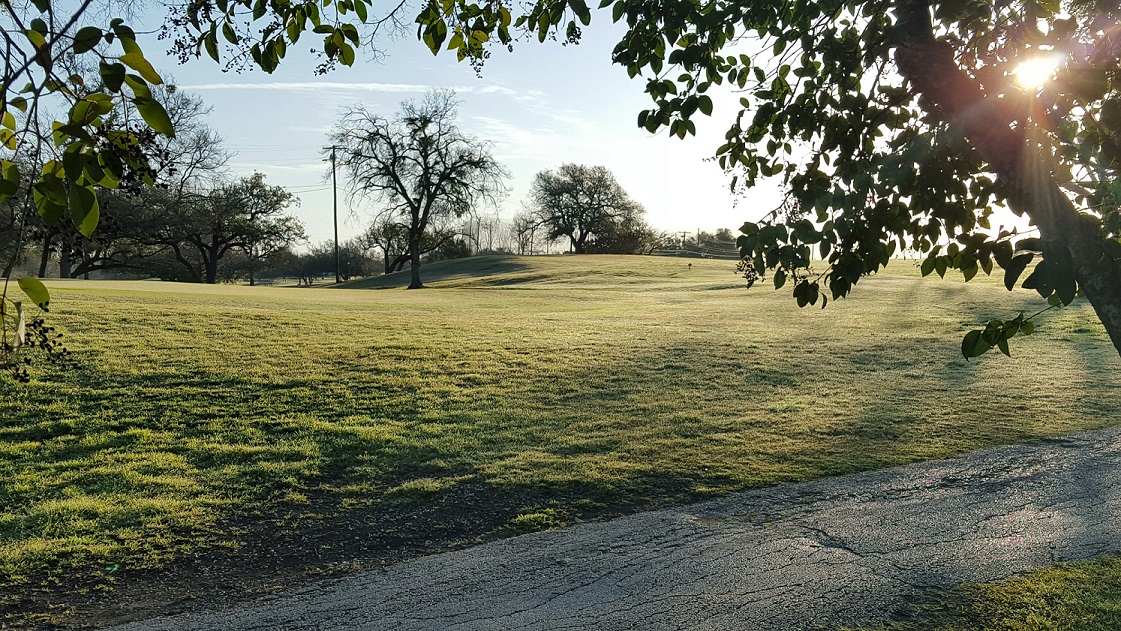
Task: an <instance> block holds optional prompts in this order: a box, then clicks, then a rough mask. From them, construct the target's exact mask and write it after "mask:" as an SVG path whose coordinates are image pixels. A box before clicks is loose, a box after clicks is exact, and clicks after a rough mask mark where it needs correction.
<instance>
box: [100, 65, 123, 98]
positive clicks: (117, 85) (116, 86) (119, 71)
mask: <svg viewBox="0 0 1121 631" xmlns="http://www.w3.org/2000/svg"><path fill="white" fill-rule="evenodd" d="M99 71H100V74H101V80H102V81H103V82H104V83H105V87H106V89H108V90H109V91H110V92H120V91H121V86H122V85H124V82H125V66H124V64H119V63H115V62H114V63H111V64H110V63H105V62H104V61H103V62H101V64H100V67H99Z"/></svg>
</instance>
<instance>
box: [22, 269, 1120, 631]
mask: <svg viewBox="0 0 1121 631" xmlns="http://www.w3.org/2000/svg"><path fill="white" fill-rule="evenodd" d="M689 263H692V267H689ZM425 274H426V279H427V280H428V282H429V283H430V284H431V286H432V289H428V290H423V291H404V290H386V291H360V290H350V291H348V290H343V289H333V290H325V289H308V288H271V287H240V286H213V287H207V286H200V285H180V284H171V283H160V282H124V281H120V282H99V281H93V282H88V281H55V282H52V283H50V285H51V289H52V292H53V300H52V305H51V306H52V313H51V314H50V320H51V323H52V324H54V325H57V326H59V327H60V328H61V329H62V330H63V331H65V333H66V335H67V338H66V339H67V342H68V346H69V347H70V348H71V349H72V350H73V351H74V352H75V356H76V359H77V362H78V364H77V366H76V367H75V368H73V369H70V370H65V371H52V370H47V369H42V370H39V371H38V373H37V379H36V380H35V381H34V382H33V383H31V384H27V385H22V384H11V383H4V384H3V385H0V388H3V392H4V396H3V397H0V419H2V420H0V478H2V479H3V480H4V482H3V484H2V485H0V615H7V617H8V621H9V623H11V624H15V623H14V622H11V621H17V620H19V621H24V622H26V621H27V620H32V621H34V622H35V624H40V625H43V626H46V624H47V623H53V622H57V621H60V620H64V619H69V620H70V621H76V622H105V621H108V620H112V619H115V618H114V616H117V615H121V612H122V611H126V612H127V611H138V610H143V607H144V606H148V607H151V608H152V609H151V610H152V611H157V610H159V607H161V606H163V605H166V604H167V603H169V602H179V600H180V599H182V597H183V594H192V595H194V596H198V597H199V598H202V599H204V600H205V599H206V598H209V597H218V596H214V594H215V593H217V592H221V591H222V590H226V591H237V590H239V589H240V590H247V591H248V592H251V593H260V591H262V590H265V591H267V590H271V589H275V588H276V586H277V585H291V584H293V583H298V582H300V581H301V580H309V577H314V576H321V575H322V574H323V573H325V572H326V573H330V572H336V571H350V570H353V569H355V568H359V567H371V566H376V565H377V564H379V563H383V562H387V561H389V560H394V559H400V558H404V557H407V556H409V555H415V554H419V553H423V552H430V551H434V550H439V549H446V548H447V547H449V546H456V545H467V544H469V543H472V542H477V541H480V540H483V539H486V538H490V537H496V536H505V535H508V534H512V533H517V532H524V531H525V530H529V529H537V528H545V527H550V526H554V525H559V524H563V523H571V522H573V521H576V520H580V519H591V518H599V517H603V516H610V515H615V514H619V513H622V512H625V511H629V510H636V509H642V508H651V507H656V506H661V505H665V504H667V503H670V502H681V501H688V500H692V499H696V498H701V497H708V496H711V495H715V494H721V493H726V492H728V491H732V490H736V489H743V488H747V487H751V486H757V485H763V484H775V483H780V482H785V481H791V480H801V479H807V478H812V477H817V476H824V475H836V474H842V473H848V472H852V471H858V470H862V469H869V468H876V467H885V466H890V465H894V464H899V463H904V462H910V461H915V460H922V459H930V458H941V457H947V456H952V455H955V454H960V453H963V452H966V451H969V450H973V449H977V448H980V447H985V446H990V445H997V444H1002V443H1008V442H1015V441H1027V440H1034V439H1038V438H1041V437H1045V436H1053V435H1059V434H1064V433H1068V432H1071V431H1076V430H1081V429H1089V428H1094V427H1101V426H1104V425H1107V424H1113V423H1117V422H1119V420H1121V415H1119V414H1118V404H1117V401H1118V400H1119V399H1121V396H1119V395H1121V371H1118V370H1116V366H1117V362H1118V358H1117V355H1116V353H1115V352H1114V350H1113V348H1112V347H1111V346H1110V344H1109V341H1108V339H1107V338H1106V336H1105V333H1104V331H1103V330H1102V328H1101V326H1100V325H1099V324H1098V323H1097V322H1096V320H1095V317H1094V315H1093V313H1092V311H1091V310H1090V308H1089V306H1088V305H1086V304H1085V303H1084V302H1082V301H1078V302H1077V303H1076V304H1074V305H1072V307H1070V308H1067V309H1064V310H1062V311H1061V312H1057V313H1055V314H1053V315H1051V314H1049V315H1048V316H1047V317H1046V318H1045V319H1043V321H1042V322H1040V325H1039V329H1038V331H1039V332H1038V334H1037V335H1034V336H1031V337H1028V338H1024V339H1023V340H1020V339H1019V338H1017V339H1016V340H1015V342H1016V343H1015V344H1013V347H1012V353H1013V355H1014V357H1013V358H1012V359H1009V358H1006V357H1004V356H1002V355H998V354H990V355H987V356H984V357H981V358H979V359H976V360H973V361H969V362H967V361H965V360H964V359H962V358H961V356H960V353H959V351H958V349H959V345H960V340H961V336H962V334H963V332H964V331H965V330H968V329H969V328H972V327H975V326H977V325H978V324H979V323H981V322H983V321H984V320H986V319H987V318H989V317H996V316H1006V315H1009V314H1014V313H1016V312H1019V311H1021V310H1033V309H1034V308H1035V306H1036V305H1037V304H1038V303H1039V300H1038V297H1037V296H1036V295H1035V294H1034V293H1032V292H1026V291H1017V292H1015V293H1009V292H1006V291H1005V290H1004V289H1003V287H1002V286H1001V284H1000V282H999V280H998V279H987V278H985V279H976V280H975V281H974V282H972V283H969V284H968V285H966V284H963V283H961V282H959V281H950V280H938V279H936V278H935V279H930V278H927V279H920V278H918V272H917V270H915V268H914V266H913V265H912V264H911V263H908V262H902V261H901V262H897V263H896V264H893V266H892V271H891V272H888V273H882V274H880V275H878V276H875V277H873V278H869V279H866V280H864V281H861V283H860V285H859V286H858V287H857V289H856V292H855V293H854V294H853V296H852V297H851V298H849V299H847V300H842V301H838V302H836V303H831V304H830V305H829V307H828V308H827V309H825V310H820V309H814V308H811V309H798V308H797V307H796V306H795V305H794V303H793V301H792V300H791V299H790V296H789V288H788V289H785V290H783V291H781V292H775V291H773V290H772V289H771V287H770V286H769V285H768V284H767V283H761V284H760V285H757V286H756V287H754V288H752V289H750V290H748V289H746V288H744V286H743V285H744V283H743V280H742V279H741V278H738V277H737V276H736V275H735V273H734V266H733V265H732V264H731V263H729V262H725V261H706V260H697V259H692V260H686V259H676V258H658V257H637V256H635V257H608V256H584V257H578V256H553V257H533V258H519V257H486V258H479V259H468V260H463V261H450V262H446V263H441V264H434V265H431V266H426V268H425ZM396 282H398V281H395V280H394V279H393V278H392V277H389V278H385V279H371V280H368V281H367V280H361V281H355V282H354V283H351V284H349V285H348V287H352V288H362V287H372V286H377V283H396ZM215 576H220V577H222V581H216V580H215V579H214V577H215ZM215 590H217V592H216V591H215ZM110 592H111V593H110ZM222 593H225V592H222ZM103 594H109V595H107V596H103ZM208 594H210V596H208ZM67 612H69V613H67ZM3 622H4V619H3V618H0V626H2V624H3Z"/></svg>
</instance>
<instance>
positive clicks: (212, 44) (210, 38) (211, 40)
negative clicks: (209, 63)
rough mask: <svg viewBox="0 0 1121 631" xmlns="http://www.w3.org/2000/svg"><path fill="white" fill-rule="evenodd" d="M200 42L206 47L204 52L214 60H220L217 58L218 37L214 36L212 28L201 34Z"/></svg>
mask: <svg viewBox="0 0 1121 631" xmlns="http://www.w3.org/2000/svg"><path fill="white" fill-rule="evenodd" d="M202 44H203V46H204V47H205V48H206V54H207V55H210V58H211V59H213V60H214V61H220V60H219V58H218V38H217V37H215V36H214V30H211V31H210V33H208V34H207V35H205V36H203V38H202Z"/></svg>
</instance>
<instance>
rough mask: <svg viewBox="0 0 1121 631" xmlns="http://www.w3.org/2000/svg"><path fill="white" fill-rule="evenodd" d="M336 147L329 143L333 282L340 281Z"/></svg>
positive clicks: (337, 282)
mask: <svg viewBox="0 0 1121 631" xmlns="http://www.w3.org/2000/svg"><path fill="white" fill-rule="evenodd" d="M337 148H338V147H336V146H334V145H331V206H332V211H333V213H334V216H335V284H336V285H337V284H339V283H341V282H342V278H341V276H340V275H339V269H340V266H339V184H338V181H337V180H336V179H335V149H337Z"/></svg>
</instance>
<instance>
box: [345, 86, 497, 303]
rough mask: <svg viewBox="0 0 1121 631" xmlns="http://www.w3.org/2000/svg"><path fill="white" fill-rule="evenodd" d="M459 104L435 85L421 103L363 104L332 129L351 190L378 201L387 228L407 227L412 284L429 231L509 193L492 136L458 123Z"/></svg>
mask: <svg viewBox="0 0 1121 631" xmlns="http://www.w3.org/2000/svg"><path fill="white" fill-rule="evenodd" d="M457 105H458V102H457V101H456V99H455V94H454V93H453V92H451V91H448V90H437V91H433V92H429V93H428V94H427V95H426V96H425V98H424V100H423V101H422V102H420V103H414V102H412V101H405V102H404V103H402V104H401V111H400V112H398V114H397V116H396V117H395V118H393V119H390V118H387V117H384V116H381V115H379V114H374V113H372V112H369V111H368V110H366V109H365V108H362V107H357V108H353V109H351V110H350V111H348V112H347V113H346V114H345V115H344V116H343V118H342V121H341V122H340V123H339V125H338V127H337V128H336V129H335V131H334V132H333V133H332V134H331V141H332V143H333V147H332V149H331V151H332V152H335V153H334V154H333V155H334V156H335V159H337V160H338V162H339V164H340V165H342V167H343V168H344V169H345V170H346V171H347V172H348V173H349V175H350V182H351V186H352V189H351V191H350V193H351V195H352V196H356V197H362V198H366V199H368V200H370V201H373V202H374V203H376V204H379V205H380V207H381V208H382V209H383V210H382V216H383V221H382V224H383V225H382V232H385V231H386V230H389V231H391V230H392V228H393V223H394V222H395V223H396V224H397V225H398V226H399V227H400V229H403V230H404V231H405V232H406V233H407V234H408V255H409V260H410V265H411V270H412V282H411V283H410V284H409V288H410V289H419V288H421V287H423V286H424V285H423V283H422V282H421V280H420V256H421V254H423V253H424V251H425V248H426V244H429V245H431V244H432V239H431V235H433V234H437V235H438V234H443V233H446V231H443V230H439V228H440V226H441V223H443V222H445V221H446V220H447V219H448V218H458V217H462V216H464V215H466V214H468V213H471V212H474V211H475V210H476V208H477V207H478V206H480V205H484V204H493V203H495V202H496V201H497V200H498V199H499V198H500V197H501V196H503V195H505V194H506V185H505V179H506V178H507V177H509V176H508V173H507V172H506V169H505V168H503V167H502V165H500V164H498V163H497V162H496V161H495V160H494V157H493V156H491V154H490V144H489V143H487V142H485V141H482V140H479V139H477V138H474V137H472V136H470V135H467V134H465V133H463V132H462V131H460V130H459V128H458V127H457V126H456V125H455V117H456V108H457ZM385 219H388V220H389V223H388V224H386V221H385ZM439 246H440V244H439V243H437V244H435V245H434V246H433V247H432V248H430V249H437V248H439Z"/></svg>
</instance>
